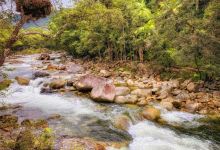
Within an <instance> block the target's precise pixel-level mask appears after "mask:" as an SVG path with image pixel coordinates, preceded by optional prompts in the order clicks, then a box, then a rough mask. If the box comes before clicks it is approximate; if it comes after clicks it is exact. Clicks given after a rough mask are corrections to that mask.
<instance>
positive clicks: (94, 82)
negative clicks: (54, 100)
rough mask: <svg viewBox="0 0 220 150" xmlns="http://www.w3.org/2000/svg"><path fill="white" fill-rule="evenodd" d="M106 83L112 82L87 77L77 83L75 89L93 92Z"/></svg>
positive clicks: (101, 78) (95, 77)
mask: <svg viewBox="0 0 220 150" xmlns="http://www.w3.org/2000/svg"><path fill="white" fill-rule="evenodd" d="M104 83H110V80H107V79H106V78H103V77H97V76H94V75H85V76H83V77H81V78H80V79H79V80H78V81H77V82H76V84H75V87H76V88H77V90H79V91H91V90H92V89H93V88H94V87H97V86H99V85H101V84H104Z"/></svg>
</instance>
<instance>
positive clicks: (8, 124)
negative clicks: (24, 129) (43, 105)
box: [0, 115, 18, 131]
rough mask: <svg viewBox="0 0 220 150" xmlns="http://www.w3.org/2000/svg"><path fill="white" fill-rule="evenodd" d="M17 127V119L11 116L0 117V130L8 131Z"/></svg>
mask: <svg viewBox="0 0 220 150" xmlns="http://www.w3.org/2000/svg"><path fill="white" fill-rule="evenodd" d="M17 127H18V117H17V116H13V115H2V116H0V129H3V130H5V131H10V130H12V129H14V128H17Z"/></svg>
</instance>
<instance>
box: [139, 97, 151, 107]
mask: <svg viewBox="0 0 220 150" xmlns="http://www.w3.org/2000/svg"><path fill="white" fill-rule="evenodd" d="M147 104H148V100H146V99H145V98H144V99H142V98H141V99H138V102H137V105H138V106H146V105H147Z"/></svg>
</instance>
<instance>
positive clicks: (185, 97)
mask: <svg viewBox="0 0 220 150" xmlns="http://www.w3.org/2000/svg"><path fill="white" fill-rule="evenodd" d="M176 99H179V100H188V99H190V95H189V93H188V92H187V91H185V90H183V91H182V92H181V93H179V94H178V95H177V96H176Z"/></svg>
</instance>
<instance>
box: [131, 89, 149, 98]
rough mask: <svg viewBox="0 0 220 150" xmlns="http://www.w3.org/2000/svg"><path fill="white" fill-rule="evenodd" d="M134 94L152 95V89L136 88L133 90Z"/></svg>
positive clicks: (141, 95)
mask: <svg viewBox="0 0 220 150" xmlns="http://www.w3.org/2000/svg"><path fill="white" fill-rule="evenodd" d="M131 94H133V95H137V96H140V97H149V96H152V91H151V90H150V89H136V90H133V91H132V92H131Z"/></svg>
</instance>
